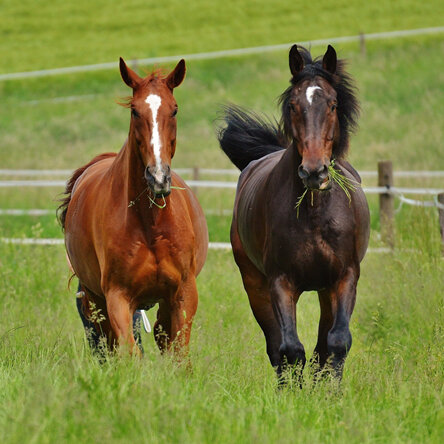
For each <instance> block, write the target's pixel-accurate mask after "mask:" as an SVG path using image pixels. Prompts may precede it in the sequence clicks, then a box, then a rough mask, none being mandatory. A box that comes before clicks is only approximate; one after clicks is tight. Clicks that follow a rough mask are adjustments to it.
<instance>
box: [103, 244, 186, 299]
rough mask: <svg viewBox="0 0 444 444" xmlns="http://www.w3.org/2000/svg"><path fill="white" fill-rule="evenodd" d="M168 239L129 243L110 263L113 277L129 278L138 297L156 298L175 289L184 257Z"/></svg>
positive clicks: (133, 292) (123, 279)
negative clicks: (148, 242)
mask: <svg viewBox="0 0 444 444" xmlns="http://www.w3.org/2000/svg"><path fill="white" fill-rule="evenodd" d="M175 252H176V248H175V246H174V245H172V244H171V242H169V241H168V240H167V239H164V238H159V239H157V240H156V241H155V242H153V243H150V244H147V243H146V242H142V241H137V242H134V243H133V244H131V245H126V246H125V248H124V249H122V250H121V252H120V254H113V255H112V257H113V258H114V259H113V260H112V262H111V263H109V266H108V267H107V269H108V273H109V275H110V277H111V278H112V279H115V278H117V279H118V280H119V281H123V282H125V286H126V287H127V288H128V289H129V290H130V292H131V293H132V294H133V295H134V297H136V298H137V299H141V300H144V301H147V302H156V301H158V300H159V299H162V298H164V297H166V296H169V295H171V293H174V292H175V291H176V290H177V288H178V286H179V284H180V282H181V279H182V274H183V269H184V267H183V258H182V257H181V255H180V254H175Z"/></svg>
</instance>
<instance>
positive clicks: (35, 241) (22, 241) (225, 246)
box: [0, 237, 409, 253]
mask: <svg viewBox="0 0 444 444" xmlns="http://www.w3.org/2000/svg"><path fill="white" fill-rule="evenodd" d="M0 242H2V243H4V244H14V245H64V244H65V241H64V239H60V238H52V239H48V238H46V239H43V238H42V239H39V238H29V237H28V238H8V237H1V238H0ZM208 248H209V249H210V250H227V251H229V250H231V244H230V243H229V242H209V243H208ZM408 251H409V250H408ZM392 252H393V250H392V249H390V248H387V247H377V248H368V249H367V253H392Z"/></svg>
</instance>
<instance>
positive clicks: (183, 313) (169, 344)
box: [154, 276, 198, 357]
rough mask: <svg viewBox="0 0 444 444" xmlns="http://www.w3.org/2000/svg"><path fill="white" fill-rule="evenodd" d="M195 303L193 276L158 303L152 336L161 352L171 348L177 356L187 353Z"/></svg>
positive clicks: (195, 289)
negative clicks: (170, 295)
mask: <svg viewBox="0 0 444 444" xmlns="http://www.w3.org/2000/svg"><path fill="white" fill-rule="evenodd" d="M197 303H198V296H197V287H196V279H195V277H194V276H192V277H190V278H189V279H188V280H187V281H185V282H183V283H182V284H181V285H180V287H179V289H178V291H177V292H176V293H175V294H174V295H173V296H172V297H171V298H169V299H166V300H162V301H161V302H160V303H159V310H158V312H157V321H156V323H155V324H154V337H155V339H156V342H157V345H158V347H159V349H160V351H161V352H164V351H166V350H171V349H172V350H173V352H174V353H176V354H177V355H178V356H179V357H184V356H186V355H187V353H188V344H189V342H190V334H191V326H192V323H193V319H194V315H195V314H196V310H197Z"/></svg>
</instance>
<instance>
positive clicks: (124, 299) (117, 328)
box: [106, 288, 141, 355]
mask: <svg viewBox="0 0 444 444" xmlns="http://www.w3.org/2000/svg"><path fill="white" fill-rule="evenodd" d="M106 308H107V311H108V317H109V322H110V324H111V337H110V338H109V345H110V347H111V349H112V348H114V347H115V346H116V345H119V346H120V347H122V346H125V347H128V350H129V352H130V353H131V354H135V355H141V350H140V349H139V347H138V346H137V344H136V341H135V339H134V335H133V315H134V309H133V308H132V307H131V303H130V298H129V297H128V295H127V293H126V292H125V290H123V289H119V288H115V289H111V290H109V291H108V292H107V294H106Z"/></svg>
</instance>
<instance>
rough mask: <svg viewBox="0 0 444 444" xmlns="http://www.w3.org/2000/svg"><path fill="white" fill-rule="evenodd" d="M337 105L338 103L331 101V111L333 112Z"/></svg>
mask: <svg viewBox="0 0 444 444" xmlns="http://www.w3.org/2000/svg"><path fill="white" fill-rule="evenodd" d="M337 107H338V105H337V104H336V103H333V105H332V106H331V112H333V111H334V110H335V109H336V108H337Z"/></svg>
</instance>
